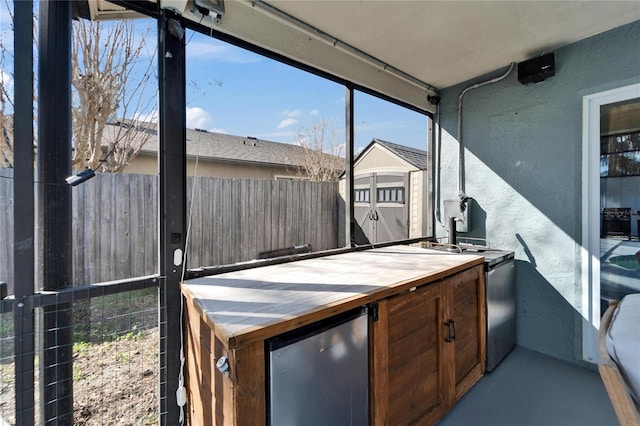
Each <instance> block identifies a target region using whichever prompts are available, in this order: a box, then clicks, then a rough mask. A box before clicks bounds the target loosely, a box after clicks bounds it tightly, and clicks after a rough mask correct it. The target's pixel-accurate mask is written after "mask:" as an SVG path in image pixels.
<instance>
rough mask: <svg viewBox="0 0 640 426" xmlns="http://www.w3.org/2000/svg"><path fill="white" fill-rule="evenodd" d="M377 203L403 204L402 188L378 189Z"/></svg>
mask: <svg viewBox="0 0 640 426" xmlns="http://www.w3.org/2000/svg"><path fill="white" fill-rule="evenodd" d="M378 203H401V204H404V188H403V187H394V188H378Z"/></svg>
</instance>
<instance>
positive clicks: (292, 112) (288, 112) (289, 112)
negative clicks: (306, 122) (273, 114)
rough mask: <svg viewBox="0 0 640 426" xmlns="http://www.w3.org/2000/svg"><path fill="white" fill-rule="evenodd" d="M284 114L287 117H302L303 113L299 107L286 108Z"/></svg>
mask: <svg viewBox="0 0 640 426" xmlns="http://www.w3.org/2000/svg"><path fill="white" fill-rule="evenodd" d="M282 115H284V116H285V117H300V115H302V111H300V110H299V109H294V110H288V109H285V110H284V111H282Z"/></svg>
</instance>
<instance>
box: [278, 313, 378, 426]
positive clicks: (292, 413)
mask: <svg viewBox="0 0 640 426" xmlns="http://www.w3.org/2000/svg"><path fill="white" fill-rule="evenodd" d="M266 344H267V348H266V349H267V351H268V352H267V353H268V359H267V364H268V365H267V370H266V371H267V372H268V374H269V378H268V383H269V386H268V394H267V401H268V403H267V406H268V409H269V413H268V418H269V424H270V425H272V426H301V425H318V426H321V425H322V426H326V425H332V426H339V425H367V424H368V421H369V403H368V400H369V392H368V377H369V374H368V373H369V355H368V321H367V309H366V308H362V309H357V310H354V311H349V312H346V313H344V314H342V315H338V316H336V317H333V318H330V319H329V320H326V321H321V322H318V323H316V324H312V325H311V326H307V327H303V328H301V329H299V330H294V331H293V332H289V333H286V334H282V335H280V336H277V337H275V338H273V339H270V340H268V341H267V343H266Z"/></svg>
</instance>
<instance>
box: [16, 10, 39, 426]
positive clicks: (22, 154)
mask: <svg viewBox="0 0 640 426" xmlns="http://www.w3.org/2000/svg"><path fill="white" fill-rule="evenodd" d="M13 10H14V37H13V46H14V75H15V86H14V87H15V89H14V94H15V93H19V94H20V96H14V99H15V104H14V115H13V144H14V153H13V166H14V177H15V179H14V181H13V197H14V200H15V202H14V205H13V217H14V222H15V227H14V230H13V235H14V241H15V244H14V246H13V258H14V266H13V267H14V275H13V276H14V277H15V279H14V283H13V290H14V294H15V297H16V301H17V303H16V304H15V307H14V324H15V325H14V331H15V334H14V335H15V341H14V349H15V380H16V398H15V402H16V406H15V409H16V423H17V424H20V425H33V424H34V421H35V419H34V411H35V410H34V386H33V385H34V371H33V370H34V355H35V342H34V322H33V309H32V308H31V307H30V303H28V304H27V303H25V302H26V300H27V299H25V297H26V296H29V295H31V294H33V292H34V266H33V262H34V230H35V226H34V225H35V220H34V213H35V203H34V195H35V194H34V187H33V184H34V168H33V160H34V155H33V1H32V0H14V2H13Z"/></svg>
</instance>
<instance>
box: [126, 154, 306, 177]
mask: <svg viewBox="0 0 640 426" xmlns="http://www.w3.org/2000/svg"><path fill="white" fill-rule="evenodd" d="M195 165H196V162H195V160H187V175H188V176H193V175H194V174H195V173H196V168H195ZM124 172H125V173H141V174H152V175H153V174H157V173H158V159H157V158H156V157H152V156H148V155H139V156H137V157H136V158H134V159H133V161H131V163H130V164H129V165H128V166H127V167H126V168H125V170H124ZM197 173H198V176H200V177H223V178H231V179H233V178H236V179H270V180H271V179H276V178H291V177H293V176H294V175H295V174H296V170H295V169H294V168H287V167H276V166H269V165H259V164H257V163H246V164H242V163H222V162H214V161H210V160H202V159H200V160H199V161H198V170H197Z"/></svg>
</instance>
